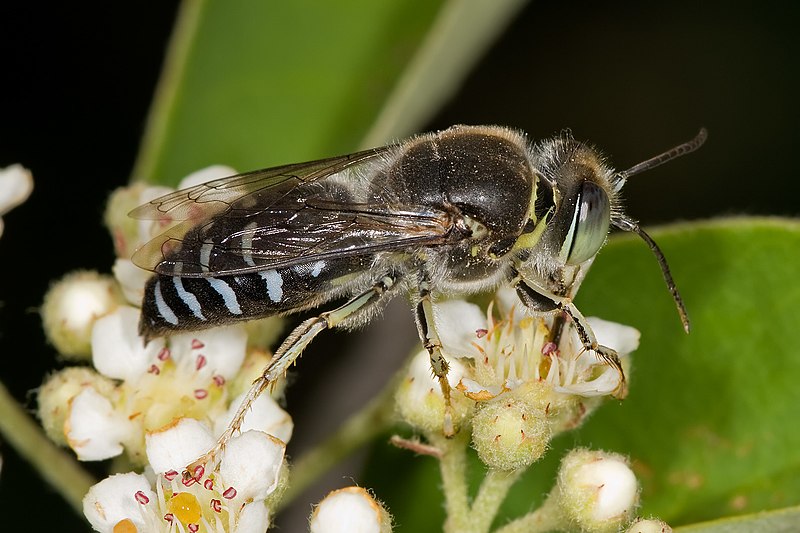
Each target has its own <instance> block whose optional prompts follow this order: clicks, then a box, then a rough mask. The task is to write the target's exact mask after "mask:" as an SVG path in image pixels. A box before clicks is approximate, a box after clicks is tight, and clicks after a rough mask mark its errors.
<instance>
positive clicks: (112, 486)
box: [43, 472, 156, 533]
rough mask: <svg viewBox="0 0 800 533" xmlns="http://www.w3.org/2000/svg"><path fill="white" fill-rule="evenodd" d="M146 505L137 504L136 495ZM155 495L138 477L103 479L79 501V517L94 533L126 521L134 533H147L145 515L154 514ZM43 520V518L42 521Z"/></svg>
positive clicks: (148, 485)
mask: <svg viewBox="0 0 800 533" xmlns="http://www.w3.org/2000/svg"><path fill="white" fill-rule="evenodd" d="M137 493H139V494H140V496H139V498H140V499H141V500H142V501H144V499H143V498H142V496H144V497H145V498H146V499H147V500H149V501H150V503H149V504H143V503H140V501H137V499H136V494H137ZM155 502H156V495H155V493H154V492H153V491H152V490H151V489H150V483H148V482H147V479H146V478H145V477H144V476H143V475H141V474H135V473H133V472H129V473H127V474H116V475H113V476H111V477H107V478H106V479H104V480H102V481H101V482H99V483H97V484H96V485H93V486H92V488H90V489H89V492H87V493H86V496H84V497H83V514H84V516H86V519H87V520H88V521H89V523H90V524H91V525H92V528H94V530H95V531H101V532H103V533H106V532H107V533H111V532H112V531H113V530H114V526H115V525H116V524H117V523H118V522H119V521H121V520H124V519H126V518H127V519H129V520H130V521H131V522H133V524H134V525H135V526H136V530H137V531H148V530H149V527H150V526H151V524H152V520H149V519H148V518H150V517H148V516H147V515H148V514H150V513H152V512H154V510H151V509H153V508H154V507H155ZM43 518H44V517H43Z"/></svg>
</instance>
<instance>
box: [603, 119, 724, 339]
mask: <svg viewBox="0 0 800 533" xmlns="http://www.w3.org/2000/svg"><path fill="white" fill-rule="evenodd" d="M706 138H708V130H706V129H705V128H700V131H699V132H697V135H695V137H694V139H692V140H691V141H688V142H685V143H683V144H679V145H678V146H676V147H675V148H672V149H671V150H667V151H666V152H664V153H663V154H659V155H657V156H655V157H651V158H650V159H647V160H646V161H642V162H641V163H638V164H636V165H633V166H632V167H631V168H629V169H628V170H623V171H622V172H617V173H616V174H615V175H614V178H616V180H615V181H616V184H615V190H619V189H621V188H622V186H623V185H624V184H625V181H626V180H627V179H628V178H630V177H631V176H635V175H636V174H639V173H641V172H644V171H645V170H650V169H651V168H655V167H657V166H659V165H663V164H664V163H666V162H667V161H672V160H673V159H675V158H677V157H680V156H682V155H686V154H689V153H691V152H694V151H695V150H697V149H698V148H700V147H701V146H703V143H704V142H706ZM611 223H612V224H613V225H614V227H616V228H619V229H621V230H623V231H630V232H632V233H635V234H636V235H638V236H639V237H640V238H641V239H642V240H643V241H644V242H646V243H647V246H649V247H650V250H651V251H652V252H653V254H654V255H655V256H656V259H657V260H658V266H660V267H661V275H662V276H663V277H664V281H665V282H666V283H667V288H668V289H669V293H670V294H671V295H672V300H673V301H674V302H675V307H677V308H678V315H679V316H680V318H681V323H682V324H683V329H684V331H686V333H689V315H688V314H687V313H686V307H685V306H684V305H683V298H681V294H680V293H679V292H678V287H677V286H676V285H675V280H673V279H672V274H671V273H670V271H669V265H668V264H667V258H666V257H664V253H663V252H662V251H661V248H659V247H658V245H657V244H656V241H654V240H653V238H652V237H651V236H650V235H648V234H647V233H646V232H645V231H644V230H643V229H642V228H641V227H639V223H638V222H636V221H635V220H633V219H632V218H628V217H627V216H625V215H623V214H621V213H620V214H617V215H615V216H613V217H612V218H611Z"/></svg>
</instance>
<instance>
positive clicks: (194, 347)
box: [192, 339, 205, 350]
mask: <svg viewBox="0 0 800 533" xmlns="http://www.w3.org/2000/svg"><path fill="white" fill-rule="evenodd" d="M204 346H205V344H203V343H202V342H200V341H199V340H197V339H192V350H199V349H200V348H203V347H204Z"/></svg>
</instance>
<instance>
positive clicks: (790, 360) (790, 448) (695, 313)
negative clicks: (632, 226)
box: [365, 219, 800, 531]
mask: <svg viewBox="0 0 800 533" xmlns="http://www.w3.org/2000/svg"><path fill="white" fill-rule="evenodd" d="M652 234H653V237H654V238H655V239H656V240H657V242H658V243H659V245H660V246H661V247H662V249H663V251H664V253H665V255H666V256H667V258H668V260H669V261H670V265H671V267H672V272H673V275H674V278H675V281H676V282H677V284H678V287H679V289H680V290H681V293H682V295H683V297H684V300H685V302H686V305H687V308H688V310H689V315H690V318H691V319H692V332H691V334H690V335H688V336H687V335H686V334H684V332H683V330H682V328H681V325H680V321H679V318H678V315H677V312H676V310H675V307H674V305H673V302H672V300H671V298H670V296H669V293H668V292H667V290H666V288H665V285H664V282H663V281H662V279H661V275H660V272H659V268H658V264H657V263H656V261H655V259H654V258H653V257H652V255H651V253H650V251H649V250H648V248H647V246H645V245H644V244H643V243H642V242H641V241H639V240H638V239H637V238H636V237H633V236H627V235H626V236H617V237H615V238H613V239H612V240H611V242H610V243H609V244H608V246H607V247H606V248H605V249H604V250H603V251H602V252H601V253H600V255H599V256H598V258H597V260H596V261H595V263H594V265H593V267H592V271H591V272H590V274H589V275H588V276H587V279H586V281H585V283H584V285H583V287H582V288H581V292H580V294H579V296H578V298H577V300H576V303H577V305H578V307H579V308H580V309H581V310H582V311H583V313H584V314H586V315H587V316H590V315H595V316H600V317H602V318H605V319H608V320H614V321H617V322H621V323H624V324H630V325H632V326H634V327H636V328H638V329H639V330H640V331H641V333H642V339H641V345H640V347H639V349H638V350H637V351H636V352H634V354H633V369H632V372H631V375H630V395H629V396H628V398H627V399H626V400H624V401H622V402H616V401H609V402H608V403H607V404H606V405H604V406H602V407H601V408H600V409H599V411H598V412H597V413H596V414H594V415H593V416H592V417H591V418H590V419H589V421H588V422H587V423H586V424H585V425H584V426H583V427H582V428H580V430H578V431H576V432H573V433H570V434H567V435H562V436H561V437H559V438H558V439H556V440H555V441H554V443H553V448H552V449H551V450H550V452H548V454H547V456H546V457H545V459H543V460H542V461H541V462H539V463H537V464H535V465H534V466H533V467H532V468H531V469H530V470H529V471H528V472H526V474H525V475H524V476H523V478H522V479H521V481H520V482H519V483H518V484H517V485H516V486H515V487H513V488H512V490H511V493H510V495H509V498H508V499H507V501H506V503H505V505H504V506H503V509H502V517H501V518H500V520H499V521H498V522H497V523H502V522H503V521H505V520H507V519H509V518H515V517H518V516H521V515H523V514H525V513H527V512H528V511H529V510H531V509H532V508H534V507H535V506H536V505H538V503H540V502H541V500H542V498H543V496H544V495H545V494H546V493H547V492H548V491H549V489H550V487H551V486H552V484H553V480H554V476H555V472H556V468H557V466H558V463H559V461H560V458H561V456H562V455H563V454H564V452H565V451H566V450H567V449H570V448H572V447H575V446H588V447H591V448H594V449H605V450H608V451H615V452H621V453H625V454H628V455H629V456H630V457H631V459H632V461H633V467H634V470H635V471H636V473H637V475H638V477H639V479H640V481H641V483H642V487H643V490H642V493H641V500H642V507H641V509H640V513H641V515H643V516H651V515H652V516H657V517H659V518H661V519H663V520H666V521H667V522H668V523H670V524H671V525H673V526H676V525H682V524H689V523H693V522H697V521H700V520H710V519H714V518H718V517H723V516H730V515H737V514H742V513H748V512H757V511H761V510H765V509H776V508H780V507H785V506H787V505H790V504H796V503H797V500H798V496H797V495H798V494H800V481H799V480H800V475H798V474H800V468H798V467H800V424H798V423H797V411H796V409H797V406H798V405H800V387H798V383H797V379H798V376H800V357H798V354H797V351H798V349H797V343H796V342H795V340H794V339H795V335H796V332H798V331H800V315H799V314H798V313H797V310H796V306H797V304H798V302H800V284H798V283H797V281H796V276H797V265H798V264H800V222H798V221H794V220H786V219H725V220H717V221H711V222H702V223H693V224H684V225H674V226H669V227H665V228H662V229H659V230H654V231H653V232H652ZM375 454H376V455H375V461H381V464H383V466H382V468H383V469H386V470H387V471H391V472H392V474H391V476H390V477H391V479H390V480H387V479H385V478H384V479H380V478H379V477H378V476H370V478H369V479H368V480H366V481H365V482H366V483H367V484H368V486H370V487H371V488H373V489H374V490H375V492H376V493H377V494H380V495H381V497H382V498H383V499H384V500H385V501H386V503H387V505H388V507H389V508H390V509H392V510H393V511H395V512H397V513H398V522H399V524H400V527H399V528H398V529H397V531H436V530H437V527H438V528H440V527H441V523H439V524H433V525H428V526H424V525H422V523H421V522H422V521H421V522H420V523H418V522H416V520H415V519H414V518H413V516H412V517H408V516H404V515H401V514H399V512H400V510H404V511H405V510H408V511H409V512H411V513H412V515H413V513H417V512H420V509H422V508H423V506H424V508H425V509H426V513H428V512H430V511H429V510H436V512H438V509H439V508H440V507H441V496H439V495H438V490H439V486H438V483H435V482H431V483H430V485H429V486H427V487H419V486H417V485H412V483H416V482H417V481H418V480H419V479H420V478H423V477H425V476H423V475H422V474H421V473H420V472H419V470H420V469H430V468H434V469H435V467H436V465H434V464H433V461H431V460H430V459H427V458H424V459H420V458H413V457H409V455H410V454H406V455H405V456H404V455H403V454H402V453H401V452H398V451H386V450H385V449H382V446H381V445H378V446H376V448H375ZM386 462H388V465H387V464H386ZM473 470H475V471H476V475H480V465H478V464H477V461H475V462H474V463H473ZM368 472H374V470H373V469H368ZM412 487H413V488H412ZM406 523H413V524H414V525H415V527H419V529H412V528H409V529H406V528H405V527H404V524H406Z"/></svg>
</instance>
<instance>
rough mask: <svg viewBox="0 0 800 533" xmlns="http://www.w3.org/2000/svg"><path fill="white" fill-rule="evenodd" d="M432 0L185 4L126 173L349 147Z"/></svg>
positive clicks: (168, 175) (279, 158) (413, 43)
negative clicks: (136, 152) (130, 169)
mask: <svg viewBox="0 0 800 533" xmlns="http://www.w3.org/2000/svg"><path fill="white" fill-rule="evenodd" d="M438 8H439V2H436V1H433V2H404V1H402V0H387V1H381V2H359V1H357V0H344V1H341V2H312V1H309V0H300V1H293V2H249V1H244V0H226V1H224V2H223V1H219V0H207V1H196V2H193V1H190V2H186V3H185V4H184V7H183V9H182V11H181V14H180V16H179V21H178V26H177V28H176V32H175V35H174V39H173V43H172V44H171V47H170V48H171V51H170V55H169V57H168V60H167V64H166V65H165V72H164V75H163V77H162V81H161V85H160V87H159V90H158V94H157V98H156V102H155V105H154V107H153V110H152V112H151V117H150V121H149V124H148V129H147V134H146V138H145V142H144V145H143V150H142V153H141V155H140V158H139V161H138V163H137V165H136V169H135V171H134V173H133V176H134V177H135V178H137V179H147V180H148V181H151V182H156V183H164V184H170V185H175V184H176V183H177V182H178V181H179V180H180V179H181V178H182V177H183V176H185V175H186V174H188V173H190V172H192V171H194V170H197V169H198V168H201V167H204V166H207V165H210V164H227V165H231V166H233V167H235V168H238V169H241V170H249V169H254V168H263V167H265V166H270V165H272V164H280V163H289V162H296V161H303V160H308V159H314V158H318V157H323V156H329V155H335V154H337V153H340V152H348V151H353V149H354V148H355V147H356V146H357V145H358V143H359V141H360V140H361V139H362V138H363V137H364V135H365V133H366V131H367V130H368V128H369V127H370V125H371V124H372V121H373V120H374V118H375V116H376V115H377V114H378V112H379V110H380V108H381V106H382V105H383V102H384V101H385V99H386V97H387V95H388V94H389V92H390V91H391V89H392V87H393V85H394V83H395V81H396V79H397V78H398V77H399V75H400V73H401V72H402V71H403V69H404V68H405V66H406V64H407V63H408V61H409V59H410V58H411V57H412V55H413V54H414V53H415V52H416V49H417V47H418V45H419V42H420V41H421V40H422V36H423V35H424V34H425V32H426V31H427V30H428V28H429V26H430V25H431V23H432V21H433V20H434V18H435V15H436V13H437V9H438Z"/></svg>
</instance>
